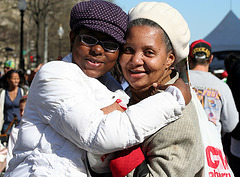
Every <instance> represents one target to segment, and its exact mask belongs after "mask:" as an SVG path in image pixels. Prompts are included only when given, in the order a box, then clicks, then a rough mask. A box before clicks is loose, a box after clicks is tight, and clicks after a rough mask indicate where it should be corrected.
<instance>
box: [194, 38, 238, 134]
mask: <svg viewBox="0 0 240 177" xmlns="http://www.w3.org/2000/svg"><path fill="white" fill-rule="evenodd" d="M212 59H213V55H212V52H211V44H210V43H209V42H207V41H205V40H203V39H200V40H197V41H194V42H193V43H192V44H191V46H190V52H189V65H190V71H189V76H190V83H191V85H192V86H193V87H194V88H195V89H196V94H197V96H198V98H199V100H200V102H201V104H202V106H203V108H204V110H205V112H206V114H207V116H208V120H209V121H211V122H213V123H214V124H215V125H216V128H217V130H218V132H219V133H220V135H221V136H222V137H223V136H224V134H225V133H230V132H232V131H233V129H234V128H235V127H236V125H237V123H238V121H239V119H238V116H239V114H238V111H237V108H236V105H235V102H234V99H233V95H232V92H231V90H230V88H229V86H228V85H227V84H226V83H225V82H223V81H222V80H220V79H219V78H217V77H216V76H214V75H213V74H212V73H210V72H208V71H209V64H210V63H211V62H212Z"/></svg>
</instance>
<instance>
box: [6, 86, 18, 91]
mask: <svg viewBox="0 0 240 177" xmlns="http://www.w3.org/2000/svg"><path fill="white" fill-rule="evenodd" d="M8 91H9V92H14V91H18V86H17V87H16V86H9V87H8Z"/></svg>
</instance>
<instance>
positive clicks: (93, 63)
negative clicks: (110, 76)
mask: <svg viewBox="0 0 240 177" xmlns="http://www.w3.org/2000/svg"><path fill="white" fill-rule="evenodd" d="M86 61H87V63H88V64H89V65H90V66H94V67H98V66H100V65H101V64H102V63H103V62H101V61H98V60H96V59H89V58H87V59H86Z"/></svg>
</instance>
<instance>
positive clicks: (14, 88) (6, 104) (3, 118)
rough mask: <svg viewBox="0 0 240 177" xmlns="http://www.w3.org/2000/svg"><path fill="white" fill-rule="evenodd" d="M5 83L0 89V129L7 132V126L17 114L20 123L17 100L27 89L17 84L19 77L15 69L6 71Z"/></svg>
mask: <svg viewBox="0 0 240 177" xmlns="http://www.w3.org/2000/svg"><path fill="white" fill-rule="evenodd" d="M6 81H7V85H6V86H5V87H4V88H2V89H0V98H1V101H0V129H1V132H2V133H7V134H9V133H10V131H11V129H9V131H8V132H6V130H7V128H8V126H9V125H10V123H11V122H12V121H13V119H14V118H15V116H17V120H18V121H17V122H18V124H19V123H20V120H21V117H20V114H19V100H20V99H21V98H22V96H24V95H26V94H27V91H28V90H27V89H24V88H23V87H21V85H19V82H20V77H19V73H18V72H17V71H16V70H10V71H8V72H7V73H6Z"/></svg>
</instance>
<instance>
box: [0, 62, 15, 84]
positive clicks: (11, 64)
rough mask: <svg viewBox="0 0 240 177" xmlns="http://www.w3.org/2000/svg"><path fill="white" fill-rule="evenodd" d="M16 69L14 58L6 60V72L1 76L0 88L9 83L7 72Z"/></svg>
mask: <svg viewBox="0 0 240 177" xmlns="http://www.w3.org/2000/svg"><path fill="white" fill-rule="evenodd" d="M14 69H15V63H14V61H12V60H7V61H6V62H4V74H3V76H2V77H1V78H0V88H3V87H5V86H6V85H7V81H6V73H7V72H8V71H10V70H14Z"/></svg>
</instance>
